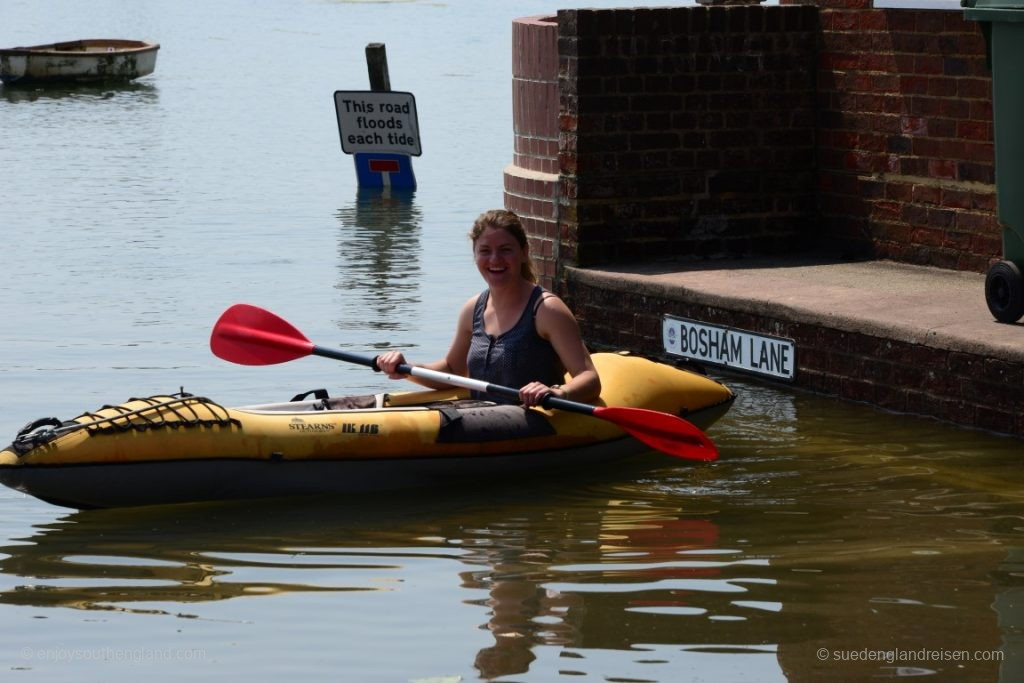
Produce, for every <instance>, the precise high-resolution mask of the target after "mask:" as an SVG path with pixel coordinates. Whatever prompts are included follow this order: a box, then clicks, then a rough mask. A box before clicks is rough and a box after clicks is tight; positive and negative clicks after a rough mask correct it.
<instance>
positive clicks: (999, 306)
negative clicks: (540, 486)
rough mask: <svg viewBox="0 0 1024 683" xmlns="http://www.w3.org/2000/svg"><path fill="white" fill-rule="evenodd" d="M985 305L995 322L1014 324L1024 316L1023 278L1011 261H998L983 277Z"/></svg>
mask: <svg viewBox="0 0 1024 683" xmlns="http://www.w3.org/2000/svg"><path fill="white" fill-rule="evenodd" d="M985 303H987V304H988V310H989V311H991V312H992V315H994V316H995V318H996V320H998V321H999V322H1001V323H1015V322H1017V321H1018V320H1020V318H1021V316H1024V277H1021V274H1020V268H1018V267H1017V264H1016V263H1014V262H1013V261H999V262H998V263H996V264H995V265H993V266H992V267H991V268H989V269H988V275H986V276H985Z"/></svg>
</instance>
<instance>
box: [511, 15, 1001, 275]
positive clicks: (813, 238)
mask: <svg viewBox="0 0 1024 683" xmlns="http://www.w3.org/2000/svg"><path fill="white" fill-rule="evenodd" d="M782 1H783V2H784V3H786V2H792V0H782ZM870 3H871V0H817V1H816V4H810V5H809V4H806V3H804V4H799V5H798V4H796V3H795V2H794V3H793V4H789V5H783V6H778V7H762V6H720V7H715V6H713V7H679V8H658V9H652V8H640V9H631V10H625V9H623V10H585V9H581V10H563V11H560V12H558V14H557V18H552V17H548V18H538V17H533V18H527V19H520V20H517V21H516V22H514V24H513V58H514V60H513V89H514V94H515V98H514V101H513V102H514V104H513V106H514V109H515V111H514V120H515V127H516V128H515V153H514V159H513V163H512V164H510V165H509V166H508V168H506V175H505V190H506V206H508V207H509V208H512V209H514V210H517V211H519V212H520V213H522V214H523V215H524V218H526V219H527V223H528V225H527V227H528V229H529V230H530V232H531V235H532V240H533V244H532V246H533V248H534V254H535V256H539V257H540V258H539V259H538V261H539V265H540V270H541V272H542V274H543V276H544V278H543V280H542V281H543V283H544V284H547V285H549V286H551V285H552V284H553V283H554V282H555V281H558V280H560V278H559V277H558V275H557V264H558V263H565V264H569V265H581V266H587V265H598V264H603V263H613V262H624V261H630V260H642V259H647V258H652V257H671V256H694V257H716V256H728V255H740V254H750V253H757V254H772V253H781V252H789V251H793V250H810V249H817V248H825V249H829V250H831V251H836V250H838V251H840V252H841V253H844V254H846V255H849V256H851V257H873V258H884V259H893V260H896V261H902V262H907V263H915V264H920V265H931V266H938V267H944V268H954V269H962V270H972V271H976V272H981V271H984V270H985V269H986V268H987V266H988V264H989V263H990V262H991V261H992V260H993V259H996V258H998V257H999V256H1000V254H1001V253H1002V241H1001V232H1000V229H999V226H998V223H997V220H996V214H995V188H994V185H993V183H994V174H995V168H994V156H993V155H994V146H993V140H992V136H993V131H992V110H991V79H990V76H989V72H988V69H987V66H986V64H985V45H984V39H983V38H982V35H981V31H980V29H979V27H978V26H977V25H976V24H975V23H974V22H970V21H966V20H965V19H963V16H962V13H961V12H958V11H941V10H902V9H878V10H876V9H872V8H871V5H870ZM556 198H557V201H556Z"/></svg>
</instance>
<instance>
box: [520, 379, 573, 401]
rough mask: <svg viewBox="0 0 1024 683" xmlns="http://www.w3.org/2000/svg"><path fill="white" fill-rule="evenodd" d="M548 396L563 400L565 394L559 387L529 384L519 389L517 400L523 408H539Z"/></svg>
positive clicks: (536, 383)
mask: <svg viewBox="0 0 1024 683" xmlns="http://www.w3.org/2000/svg"><path fill="white" fill-rule="evenodd" d="M549 395H550V396H557V397H558V398H565V396H566V392H565V389H563V388H562V387H560V386H557V385H556V386H553V387H549V386H548V385H547V384H541V383H540V382H530V383H529V384H527V385H526V386H524V387H521V388H520V389H519V400H520V401H522V403H523V405H524V406H539V405H540V404H541V401H543V400H544V398H545V397H547V396H549Z"/></svg>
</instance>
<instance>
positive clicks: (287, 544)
mask: <svg viewBox="0 0 1024 683" xmlns="http://www.w3.org/2000/svg"><path fill="white" fill-rule="evenodd" d="M651 458H652V460H647V459H646V458H644V457H643V456H641V457H638V458H629V459H626V460H620V461H618V462H616V463H615V466H614V467H600V466H597V467H595V468H594V469H593V470H592V471H588V472H586V473H577V474H575V475H573V474H572V473H561V475H560V476H555V477H553V478H551V479H546V480H544V481H538V480H529V479H527V478H526V477H522V478H520V477H512V478H510V479H509V480H508V481H506V482H503V483H501V484H498V483H494V484H491V485H487V486H478V487H465V486H454V485H453V486H452V487H451V488H440V489H434V490H432V491H425V490H410V491H402V492H396V493H393V494H389V495H380V494H373V495H369V494H367V495H358V494H357V495H346V496H337V495H322V496H316V495H314V496H303V497H297V498H268V499H258V500H255V499H242V500H229V501H220V502H208V503H184V504H176V505H154V506H143V507H128V508H113V509H96V510H82V511H77V512H71V513H69V514H66V515H64V516H62V517H59V518H57V519H55V520H54V521H52V522H48V523H45V524H39V525H36V526H35V527H34V528H35V530H36V533H34V534H33V535H31V536H29V537H25V538H17V539H12V540H13V541H14V543H12V544H10V545H7V546H3V547H0V575H4V576H6V577H7V580H6V583H7V584H10V583H11V582H10V577H24V578H29V579H32V580H33V582H32V583H31V584H30V585H19V586H15V587H13V588H11V589H8V590H2V591H0V603H6V604H16V605H34V606H40V607H73V608H78V609H96V610H118V611H129V612H134V611H138V612H162V611H164V610H151V609H139V610H136V609H134V608H132V607H131V605H133V604H136V603H152V602H160V603H191V602H197V603H198V602H206V601H212V600H225V599H228V598H235V597H242V596H248V597H252V596H255V595H261V594H272V593H284V592H303V591H324V590H326V591H348V590H377V589H378V587H376V586H370V585H369V584H367V583H366V582H365V581H363V582H361V580H362V579H365V578H366V577H365V576H354V577H353V578H354V579H355V582H354V583H353V584H352V585H344V586H333V587H324V586H323V585H319V584H314V583H313V582H311V583H310V584H301V583H289V584H285V583H276V582H260V583H259V585H252V584H249V583H246V582H233V581H232V580H231V579H230V576H231V574H232V573H233V571H234V569H236V568H241V567H249V568H251V567H254V566H256V567H258V566H262V567H264V568H266V569H268V570H269V571H268V573H267V575H268V576H273V574H274V571H273V569H274V568H280V569H282V570H284V569H299V570H301V569H303V568H315V569H322V568H324V567H325V566H327V565H326V564H324V563H325V562H330V561H331V558H334V559H338V558H340V557H343V556H346V555H351V554H359V552H360V551H361V550H362V551H368V550H372V549H375V548H417V553H418V554H419V556H430V555H431V552H430V549H431V548H435V547H436V549H437V553H436V556H437V557H444V558H449V559H450V558H451V557H452V556H453V553H454V554H456V555H457V554H459V553H460V551H459V545H458V543H459V539H462V538H464V536H465V533H466V530H465V526H466V525H467V524H470V525H472V526H474V527H477V526H480V525H483V526H487V525H488V524H491V523H493V524H498V525H500V524H502V523H503V521H502V520H504V519H506V518H517V519H519V518H522V519H527V520H530V519H533V518H534V517H535V516H537V515H541V516H544V515H545V514H547V513H548V512H549V511H550V510H551V509H552V508H555V509H557V508H558V507H559V506H560V504H561V503H560V501H565V500H566V499H568V500H569V502H570V504H572V505H575V506H577V507H579V505H578V502H579V501H578V499H577V498H578V496H581V495H585V494H582V493H573V491H580V490H582V491H586V490H587V489H588V487H601V486H603V485H605V484H607V485H613V484H614V482H616V481H621V479H622V477H623V473H624V472H630V471H633V472H643V471H646V470H647V469H648V466H649V463H650V462H651V461H653V462H655V463H656V462H658V460H657V456H651ZM570 477H571V479H570ZM581 509H589V506H583V507H582V508H581ZM595 515H596V513H595ZM452 539H454V540H452ZM424 551H426V555H424ZM317 557H319V558H320V560H317V559H316V558H317ZM339 566H346V563H345V562H344V561H339ZM282 573H283V572H282ZM289 575H290V576H292V575H294V574H293V573H292V572H289ZM90 579H95V580H96V584H97V585H94V586H93V585H89V583H88V581H89V580H90ZM112 580H113V581H118V580H121V581H123V585H120V586H118V588H117V590H113V591H112V590H111V589H110V582H111V581H112ZM62 584H70V585H62Z"/></svg>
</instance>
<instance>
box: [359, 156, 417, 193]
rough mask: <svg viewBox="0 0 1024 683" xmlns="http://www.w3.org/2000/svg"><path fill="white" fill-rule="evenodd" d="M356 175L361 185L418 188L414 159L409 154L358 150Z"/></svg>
mask: <svg viewBox="0 0 1024 683" xmlns="http://www.w3.org/2000/svg"><path fill="white" fill-rule="evenodd" d="M352 156H353V158H354V159H355V162H356V177H357V178H358V179H359V187H394V188H400V189H411V190H414V189H416V176H415V175H413V172H412V159H411V158H410V157H409V155H407V154H387V153H385V152H356V153H355V154H353V155H352Z"/></svg>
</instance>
